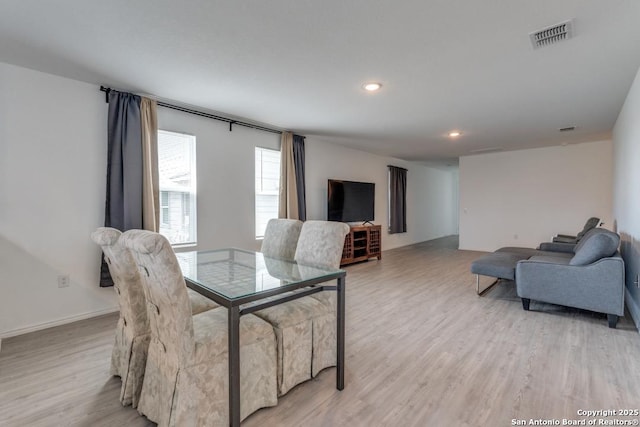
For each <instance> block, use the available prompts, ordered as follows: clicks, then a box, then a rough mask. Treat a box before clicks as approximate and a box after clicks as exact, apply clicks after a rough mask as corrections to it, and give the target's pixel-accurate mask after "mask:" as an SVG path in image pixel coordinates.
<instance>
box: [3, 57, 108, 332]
mask: <svg viewBox="0 0 640 427" xmlns="http://www.w3.org/2000/svg"><path fill="white" fill-rule="evenodd" d="M0 94H1V95H0V271H2V275H1V279H0V280H1V281H2V283H1V285H0V337H3V336H10V335H16V334H19V333H23V332H27V331H30V330H33V329H39V328H42V327H45V326H52V325H55V324H59V323H66V322H68V321H71V320H76V319H80V318H83V317H88V316H94V315H96V314H100V313H106V312H111V311H115V310H117V301H116V298H115V294H114V292H113V289H101V288H99V287H98V277H99V260H100V249H99V248H98V247H97V246H96V245H95V244H94V243H93V242H92V241H91V239H90V237H89V236H90V233H91V232H92V231H93V230H95V229H96V227H98V226H100V225H102V224H103V221H104V192H105V176H106V161H107V150H106V134H107V131H106V114H107V108H106V103H105V102H104V95H103V94H100V93H98V92H97V87H96V86H94V85H89V84H86V83H81V82H78V81H75V80H70V79H65V78H61V77H56V76H52V75H49V74H44V73H40V72H36V71H32V70H28V69H25V68H21V67H16V66H13V65H8V64H4V63H0ZM59 275H69V277H70V286H69V287H66V288H58V276H59Z"/></svg>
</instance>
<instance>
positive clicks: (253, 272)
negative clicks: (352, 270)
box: [176, 248, 344, 300]
mask: <svg viewBox="0 0 640 427" xmlns="http://www.w3.org/2000/svg"><path fill="white" fill-rule="evenodd" d="M176 256H177V258H178V262H179V263H180V267H181V268H182V274H183V276H184V277H185V279H187V280H189V281H191V282H193V283H195V284H197V285H199V286H202V287H203V288H206V289H208V290H210V291H212V292H215V293H216V294H218V295H220V296H222V297H223V298H225V299H228V300H234V299H238V298H242V297H247V296H252V295H257V294H260V293H261V292H267V291H271V290H274V289H277V288H282V291H283V292H286V291H287V290H288V288H296V287H297V286H296V285H300V284H303V283H304V282H310V281H314V282H317V281H322V279H324V278H326V280H331V279H334V278H336V277H337V276H339V275H341V274H343V273H344V270H328V269H322V268H317V267H311V266H306V265H299V264H297V263H295V262H293V261H285V260H280V259H275V258H269V257H265V256H264V255H263V254H262V253H260V252H252V251H246V250H243V249H236V248H229V249H218V250H213V251H198V252H179V253H176Z"/></svg>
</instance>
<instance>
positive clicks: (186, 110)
mask: <svg viewBox="0 0 640 427" xmlns="http://www.w3.org/2000/svg"><path fill="white" fill-rule="evenodd" d="M111 90H112V89H111V88H110V87H104V86H100V91H101V92H105V94H106V96H107V103H108V102H109V92H111ZM156 103H157V104H158V106H159V107H165V108H170V109H172V110H177V111H182V112H183V113H189V114H193V115H196V116H200V117H206V118H208V119H213V120H219V121H221V122H225V123H229V132H231V131H232V128H233V125H238V126H243V127H246V128H251V129H256V130H261V131H264V132H270V133H277V134H282V131H281V130H277V129H271V128H268V127H265V126H260V125H255V124H253V123H247V122H243V121H240V120H234V119H230V118H229V117H223V116H216V115H215V114H210V113H205V112H204V111H198V110H193V109H191V108H186V107H181V106H179V105H174V104H169V103H167V102H163V101H157V100H156ZM303 138H304V136H303Z"/></svg>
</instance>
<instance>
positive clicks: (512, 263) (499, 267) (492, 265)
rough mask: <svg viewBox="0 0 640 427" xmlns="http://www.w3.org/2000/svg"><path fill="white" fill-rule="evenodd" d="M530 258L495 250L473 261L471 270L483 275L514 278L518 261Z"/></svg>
mask: <svg viewBox="0 0 640 427" xmlns="http://www.w3.org/2000/svg"><path fill="white" fill-rule="evenodd" d="M527 258H529V257H528V256H526V255H518V254H513V253H507V252H493V253H490V254H487V255H485V256H483V257H481V258H479V259H477V260H475V261H474V262H472V263H471V272H472V273H473V274H480V275H482V276H489V277H497V278H500V279H507V280H514V279H515V269H516V264H517V263H518V261H520V260H522V259H527Z"/></svg>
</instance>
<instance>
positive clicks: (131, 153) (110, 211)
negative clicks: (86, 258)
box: [100, 90, 143, 287]
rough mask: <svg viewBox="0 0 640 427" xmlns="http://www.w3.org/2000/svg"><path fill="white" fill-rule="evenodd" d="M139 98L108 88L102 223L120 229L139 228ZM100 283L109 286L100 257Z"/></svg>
mask: <svg viewBox="0 0 640 427" xmlns="http://www.w3.org/2000/svg"><path fill="white" fill-rule="evenodd" d="M140 102H141V98H140V97H139V96H137V95H133V94H131V93H126V92H118V91H115V90H111V91H109V116H108V119H107V132H108V134H107V141H108V145H107V147H108V148H107V150H108V152H107V196H106V202H105V213H104V225H105V227H113V228H117V229H118V230H120V231H126V230H131V229H141V228H142V175H143V174H142V131H141V128H142V125H141V118H140ZM100 286H101V287H105V286H113V280H112V279H111V275H110V274H109V268H108V266H107V264H106V263H105V262H104V257H103V260H102V267H101V270H100Z"/></svg>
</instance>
